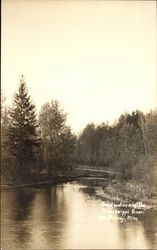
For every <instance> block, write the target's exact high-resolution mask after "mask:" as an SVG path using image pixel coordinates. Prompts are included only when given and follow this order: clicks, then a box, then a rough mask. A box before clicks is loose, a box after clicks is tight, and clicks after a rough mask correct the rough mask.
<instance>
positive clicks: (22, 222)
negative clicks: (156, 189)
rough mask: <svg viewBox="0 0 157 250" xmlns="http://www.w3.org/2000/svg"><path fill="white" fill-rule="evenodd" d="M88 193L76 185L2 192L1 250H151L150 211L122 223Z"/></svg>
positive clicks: (154, 225) (156, 231)
mask: <svg viewBox="0 0 157 250" xmlns="http://www.w3.org/2000/svg"><path fill="white" fill-rule="evenodd" d="M92 190H93V189H92V188H91V189H90V187H89V188H88V187H86V186H82V184H80V183H68V184H63V185H55V186H50V187H40V188H22V189H9V190H3V191H2V196H1V229H2V232H1V244H2V249H3V250H4V249H76V248H77V249H81V248H82V249H94V248H95V249H113V248H115V249H129V248H134V249H148V248H149V249H152V248H156V247H157V211H156V210H146V211H144V213H142V214H139V215H138V216H137V220H130V221H129V220H126V221H123V222H122V221H120V220H119V219H118V217H119V218H120V216H121V215H120V214H118V213H116V215H117V218H116V217H113V218H112V216H111V214H112V213H111V212H112V211H113V207H112V206H110V207H105V206H106V205H105V204H108V205H109V203H106V202H105V201H102V200H100V199H98V198H96V197H95V196H94V195H91V194H92ZM90 193H91V194H90ZM114 210H115V209H114ZM116 210H118V208H116ZM112 215H113V214H112Z"/></svg>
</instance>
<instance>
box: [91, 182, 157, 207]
mask: <svg viewBox="0 0 157 250" xmlns="http://www.w3.org/2000/svg"><path fill="white" fill-rule="evenodd" d="M95 193H96V196H98V197H99V198H101V199H107V200H109V201H112V202H122V203H133V202H135V203H136V202H142V203H144V204H146V205H148V206H150V207H152V208H157V189H156V187H155V186H154V187H151V188H149V187H148V186H144V185H143V184H140V183H138V184H137V183H134V182H125V181H116V180H113V181H112V182H110V183H109V184H108V185H106V186H104V187H102V188H97V189H96V190H95Z"/></svg>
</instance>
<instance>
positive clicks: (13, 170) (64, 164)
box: [1, 76, 157, 181]
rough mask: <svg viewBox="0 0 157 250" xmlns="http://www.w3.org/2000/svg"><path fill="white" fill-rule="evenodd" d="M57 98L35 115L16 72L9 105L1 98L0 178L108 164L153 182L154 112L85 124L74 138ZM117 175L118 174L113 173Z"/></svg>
mask: <svg viewBox="0 0 157 250" xmlns="http://www.w3.org/2000/svg"><path fill="white" fill-rule="evenodd" d="M66 121H67V114H66V113H65V111H64V110H63V109H62V108H61V106H60V103H59V102H58V101H57V100H52V101H51V102H47V103H45V104H44V105H43V106H42V107H41V109H40V111H39V113H38V114H37V113H36V109H35V105H34V104H33V103H32V101H31V96H30V95H29V93H28V89H27V86H26V83H25V79H24V76H21V79H20V83H19V86H18V90H17V92H16V93H15V94H14V97H13V102H12V105H11V107H7V106H6V105H5V97H4V95H3V94H2V98H1V171H2V172H1V176H2V178H4V179H5V180H9V181H24V180H31V179H32V180H39V179H40V178H41V176H44V175H46V176H47V178H51V177H52V176H53V177H54V176H61V175H65V174H70V173H71V169H72V167H73V166H74V165H77V164H82V165H94V166H102V168H107V169H109V168H112V169H114V170H115V172H116V173H118V174H120V176H121V177H122V178H123V179H126V180H128V179H132V178H134V179H137V180H139V179H140V178H141V179H143V180H146V179H148V180H149V181H154V176H156V168H157V165H156V162H157V111H156V110H155V111H150V112H149V113H147V114H144V113H142V112H141V111H139V110H136V111H134V112H132V113H131V114H129V113H125V114H123V115H121V116H120V117H119V119H118V121H117V122H115V123H114V124H113V125H109V124H107V123H102V124H99V125H95V124H93V123H92V124H88V125H87V126H86V127H85V128H84V129H83V131H82V132H81V133H80V135H79V136H76V135H74V134H73V133H72V132H71V128H70V127H69V126H67V124H66ZM118 178H119V177H118Z"/></svg>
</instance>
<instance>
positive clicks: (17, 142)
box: [8, 75, 38, 175]
mask: <svg viewBox="0 0 157 250" xmlns="http://www.w3.org/2000/svg"><path fill="white" fill-rule="evenodd" d="M36 128H37V121H36V113H35V106H34V105H33V104H32V103H31V100H30V96H29V95H28V90H27V86H26V84H25V79H24V76H23V75H22V76H21V79H20V84H19V88H18V91H17V93H15V95H14V99H13V104H12V108H11V110H10V125H9V133H8V134H9V143H10V152H11V155H12V156H13V157H14V159H15V160H16V163H17V171H18V174H19V175H23V174H25V173H27V174H29V172H30V171H29V169H27V168H26V167H27V166H28V163H29V164H30V163H31V162H33V161H34V148H35V146H37V145H38V139H37V133H36Z"/></svg>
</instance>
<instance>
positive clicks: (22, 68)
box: [1, 0, 157, 133]
mask: <svg viewBox="0 0 157 250" xmlns="http://www.w3.org/2000/svg"><path fill="white" fill-rule="evenodd" d="M1 26H2V27H1V30H2V40H1V42H2V45H1V46H2V47H1V48H2V49H1V50H2V59H1V62H2V70H1V71H2V72H1V73H2V76H1V88H2V89H3V92H4V95H5V96H6V97H7V104H9V105H10V104H11V102H12V96H13V94H14V92H15V91H16V90H17V86H18V84H19V79H20V76H21V75H22V74H23V75H24V77H25V80H26V84H27V86H28V90H29V94H30V95H31V97H32V100H33V102H34V103H35V104H36V109H37V112H38V111H39V110H40V108H41V106H42V105H43V104H44V103H45V102H49V101H51V100H54V99H57V100H58V101H59V102H60V104H61V107H62V108H64V110H65V111H66V112H67V113H68V114H69V115H68V120H67V123H68V125H70V126H71V127H72V130H73V131H74V132H76V133H77V132H79V131H80V130H81V129H83V128H84V127H85V126H86V125H87V124H88V123H91V122H94V123H95V124H99V123H101V122H106V121H108V122H109V123H110V124H112V123H113V122H114V121H115V120H116V119H118V117H119V116H120V114H122V113H124V112H126V111H128V112H131V111H133V110H135V109H140V110H141V111H143V112H148V111H149V110H150V109H155V108H157V83H156V1H75V0H71V1H68V0H65V1H59V0H58V1H53V0H2V24H1Z"/></svg>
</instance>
